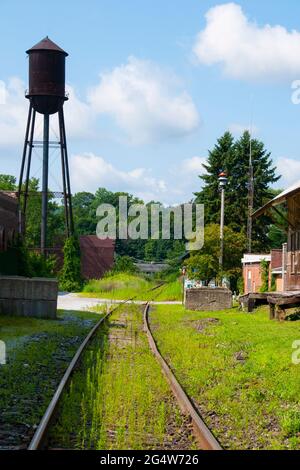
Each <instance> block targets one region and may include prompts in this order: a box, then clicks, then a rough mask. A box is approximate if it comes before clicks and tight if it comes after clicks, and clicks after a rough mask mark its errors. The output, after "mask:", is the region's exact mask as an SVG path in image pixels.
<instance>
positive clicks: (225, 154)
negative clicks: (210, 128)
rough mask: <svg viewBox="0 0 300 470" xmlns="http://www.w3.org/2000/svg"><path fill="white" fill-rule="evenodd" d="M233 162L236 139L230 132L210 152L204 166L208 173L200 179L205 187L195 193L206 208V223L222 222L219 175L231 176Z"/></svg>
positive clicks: (197, 199)
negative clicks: (224, 172) (225, 172)
mask: <svg viewBox="0 0 300 470" xmlns="http://www.w3.org/2000/svg"><path fill="white" fill-rule="evenodd" d="M233 160H234V139H233V136H232V135H231V134H230V132H225V134H224V135H223V136H222V137H220V139H218V141H217V143H216V145H215V147H214V148H213V150H211V151H209V152H208V159H207V163H206V164H203V167H204V169H205V170H206V172H205V174H204V175H201V176H200V179H201V180H202V181H203V182H204V187H203V189H202V190H201V191H200V192H199V193H195V195H196V202H197V203H198V204H204V206H205V221H206V223H208V224H211V223H218V222H219V221H220V209H221V207H220V194H219V182H218V175H219V174H220V173H221V171H224V170H226V171H227V172H228V173H229V175H230V174H231V173H232V167H231V162H233ZM229 183H230V176H229ZM227 222H228V221H227Z"/></svg>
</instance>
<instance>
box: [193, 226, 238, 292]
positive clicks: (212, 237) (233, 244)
mask: <svg viewBox="0 0 300 470" xmlns="http://www.w3.org/2000/svg"><path fill="white" fill-rule="evenodd" d="M204 238H205V241H204V246H203V248H202V250H200V251H197V252H195V253H192V255H191V257H190V259H189V260H187V262H186V265H187V269H188V274H189V276H190V277H191V278H194V279H198V280H201V281H203V282H204V283H205V285H207V284H208V283H209V282H210V281H211V280H212V279H218V278H221V277H223V276H226V277H227V278H229V280H230V284H231V287H232V289H234V290H235V289H236V285H237V281H238V278H239V277H240V275H241V259H242V256H243V251H244V246H245V243H246V237H245V235H244V234H243V233H237V232H235V231H233V230H232V229H231V228H229V227H225V229H224V266H223V272H220V267H219V257H220V228H219V225H217V224H210V225H207V226H206V227H205V234H204Z"/></svg>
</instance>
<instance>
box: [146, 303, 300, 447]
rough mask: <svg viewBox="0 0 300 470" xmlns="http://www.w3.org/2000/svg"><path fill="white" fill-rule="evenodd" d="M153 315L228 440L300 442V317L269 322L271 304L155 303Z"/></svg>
mask: <svg viewBox="0 0 300 470" xmlns="http://www.w3.org/2000/svg"><path fill="white" fill-rule="evenodd" d="M150 318H151V325H152V327H153V331H154V336H155V338H156V340H157V343H158V346H159V349H160V350H161V352H162V354H163V355H165V356H166V357H167V359H168V362H169V364H170V365H171V367H172V368H173V370H174V371H175V373H176V375H177V378H178V379H179V381H180V382H181V383H182V384H183V386H184V387H185V388H186V390H187V392H188V393H189V394H190V396H192V397H193V399H194V400H195V402H196V403H198V405H199V407H200V410H201V412H202V414H203V416H204V418H205V420H206V421H207V423H208V425H209V426H210V427H211V429H212V430H213V431H214V432H215V434H216V436H217V437H218V438H219V440H220V442H221V443H222V444H223V445H225V446H226V447H228V448H231V449H258V448H260V449H300V395H299V390H300V366H295V365H293V364H292V352H293V349H292V344H293V342H294V341H295V340H299V339H300V322H283V323H279V322H276V321H274V322H271V321H270V320H269V319H268V312H267V310H266V308H260V309H259V310H257V311H256V312H255V313H254V314H253V315H248V314H245V313H241V312H238V311H237V310H235V309H233V310H230V311H224V312H205V313H203V312H202V313H200V312H191V311H185V310H184V308H183V307H181V306H156V307H155V308H154V307H153V309H152V311H151V316H150Z"/></svg>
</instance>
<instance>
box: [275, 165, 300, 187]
mask: <svg viewBox="0 0 300 470" xmlns="http://www.w3.org/2000/svg"><path fill="white" fill-rule="evenodd" d="M276 166H277V172H278V173H279V174H280V175H282V178H281V179H280V180H279V183H278V185H279V186H280V187H284V188H286V187H289V186H291V185H292V184H294V183H296V182H297V181H298V180H299V174H300V160H295V159H293V158H286V157H281V158H279V159H278V160H277V161H276Z"/></svg>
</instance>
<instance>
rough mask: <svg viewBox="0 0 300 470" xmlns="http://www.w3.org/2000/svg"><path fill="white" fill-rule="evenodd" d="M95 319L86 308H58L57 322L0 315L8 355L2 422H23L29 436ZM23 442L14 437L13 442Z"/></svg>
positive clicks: (2, 376) (0, 383) (1, 374)
mask: <svg viewBox="0 0 300 470" xmlns="http://www.w3.org/2000/svg"><path fill="white" fill-rule="evenodd" d="M98 320H99V314H98V315H97V314H94V313H88V312H85V313H82V312H59V315H58V319H57V320H39V319H35V318H17V317H8V316H1V317H0V339H1V340H2V341H5V343H6V353H7V364H6V365H1V366H0V422H1V423H2V425H1V426H4V425H5V426H8V425H11V426H12V428H13V426H14V424H15V423H22V424H24V425H26V427H27V430H28V435H29V436H30V435H32V434H33V432H34V429H33V426H34V425H36V424H38V423H39V421H40V419H41V417H42V415H43V414H44V412H45V410H46V408H47V406H48V404H49V402H50V400H51V398H52V395H53V393H54V391H55V388H56V387H57V385H58V383H59V381H60V380H61V378H62V376H63V373H64V371H65V370H66V368H67V366H68V364H69V362H70V360H71V359H72V357H73V355H74V354H75V352H76V350H77V348H78V347H79V345H80V344H81V342H82V341H83V339H84V338H85V336H86V335H87V334H88V332H89V331H90V329H91V328H92V327H93V325H94V324H95V323H96V322H97V321H98ZM22 440H23V438H22V436H16V437H15V440H14V442H13V444H14V445H18V444H20V443H22ZM1 445H2V442H1V438H0V446H1Z"/></svg>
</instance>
